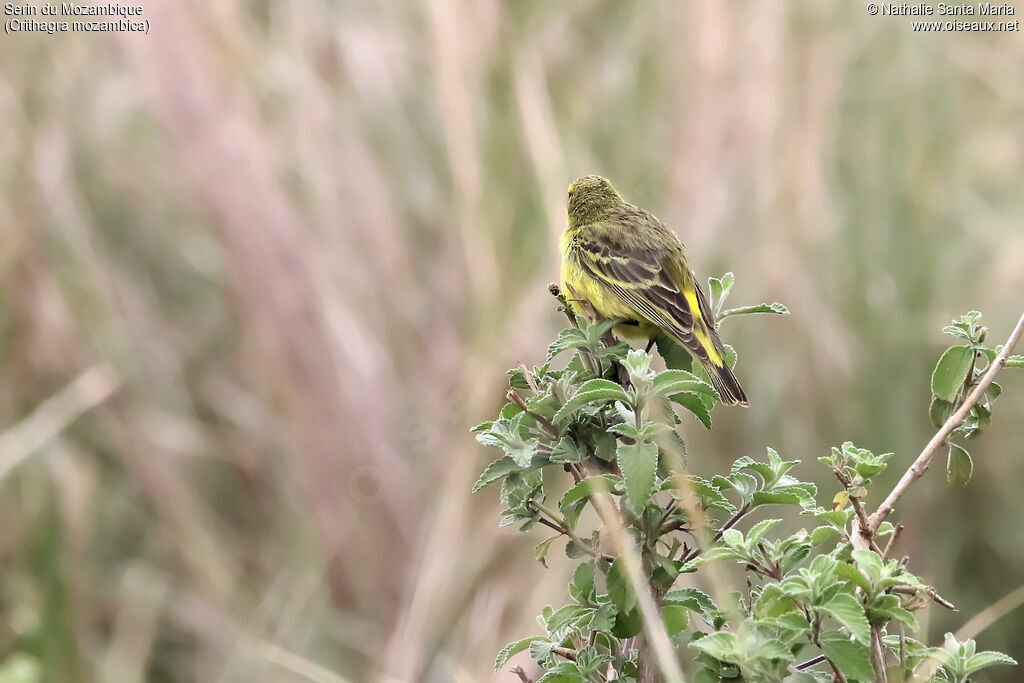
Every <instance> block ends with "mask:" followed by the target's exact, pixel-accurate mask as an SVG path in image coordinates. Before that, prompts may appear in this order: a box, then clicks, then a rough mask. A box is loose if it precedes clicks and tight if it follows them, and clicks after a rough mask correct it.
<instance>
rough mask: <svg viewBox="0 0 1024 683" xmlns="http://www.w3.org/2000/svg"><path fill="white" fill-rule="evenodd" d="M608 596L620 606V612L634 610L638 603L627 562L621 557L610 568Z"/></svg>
mask: <svg viewBox="0 0 1024 683" xmlns="http://www.w3.org/2000/svg"><path fill="white" fill-rule="evenodd" d="M607 585H608V597H609V598H611V601H612V602H613V603H615V606H616V607H618V609H619V612H620V613H625V612H629V611H632V609H633V608H634V607H636V605H637V598H636V592H635V591H634V590H633V584H632V583H630V581H629V574H628V573H627V572H626V563H625V561H624V560H623V559H622V558H621V557H619V558H616V560H615V562H613V563H612V566H611V567H609V568H608V577H607Z"/></svg>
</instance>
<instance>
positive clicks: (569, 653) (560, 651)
mask: <svg viewBox="0 0 1024 683" xmlns="http://www.w3.org/2000/svg"><path fill="white" fill-rule="evenodd" d="M551 651H552V652H553V653H555V654H556V655H559V656H561V657H565V658H566V659H568V660H569V661H570V662H575V661H576V657H577V655H576V650H570V649H569V648H567V647H553V648H551Z"/></svg>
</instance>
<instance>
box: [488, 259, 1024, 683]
mask: <svg viewBox="0 0 1024 683" xmlns="http://www.w3.org/2000/svg"><path fill="white" fill-rule="evenodd" d="M733 283H734V278H733V277H732V275H731V274H726V275H725V276H723V277H722V278H712V279H711V280H709V282H708V291H709V293H710V299H711V306H712V311H713V312H714V313H715V315H716V318H717V319H718V320H719V322H720V323H721V321H723V320H726V319H731V318H733V317H737V316H740V315H743V314H752V313H788V311H787V310H786V309H785V307H784V306H782V305H781V304H759V305H756V306H741V307H737V308H725V305H724V303H725V300H726V297H727V296H728V294H729V292H730V290H731V288H732V285H733ZM553 293H554V294H555V295H556V296H557V297H558V300H559V303H560V304H561V306H562V308H563V310H564V311H565V313H566V315H567V318H568V320H569V321H570V323H571V325H570V326H569V327H568V328H566V329H565V330H562V331H561V332H560V333H559V335H558V338H557V339H556V340H555V341H554V342H552V344H551V345H550V346H549V347H548V355H547V358H546V362H545V363H544V364H543V365H540V366H535V367H532V368H528V367H527V366H526V365H525V364H520V365H519V366H518V367H516V368H513V369H512V370H509V389H508V392H507V393H506V399H507V401H508V403H506V404H505V405H504V406H503V407H502V409H501V410H500V412H499V414H498V416H497V417H496V418H495V419H494V420H492V421H489V422H485V423H482V424H481V425H478V426H477V427H476V428H475V429H474V431H475V432H476V437H477V440H478V441H480V443H482V444H484V445H487V446H492V447H496V448H499V449H501V451H502V455H501V457H500V458H498V459H497V460H495V461H494V462H492V463H491V464H490V465H488V466H487V467H486V468H485V469H484V471H483V473H482V474H481V475H480V478H479V479H478V480H477V483H476V485H475V486H474V490H480V489H483V488H485V487H487V486H490V485H492V484H496V483H498V482H500V484H501V487H500V488H501V490H500V498H501V501H502V504H503V506H504V510H503V515H502V519H501V524H502V525H508V524H517V525H519V528H520V529H521V530H522V531H529V530H530V529H532V528H534V527H535V526H538V525H540V526H543V527H546V528H549V529H551V530H552V531H555V532H556V535H554V536H549V537H548V538H546V539H544V540H542V541H540V542H539V543H538V544H537V546H536V548H535V549H534V555H535V557H536V558H537V559H538V560H539V561H541V562H544V561H545V557H546V556H547V555H548V553H549V552H551V548H552V546H553V545H554V543H555V541H556V540H559V539H562V540H564V541H565V547H564V549H565V553H566V554H567V555H568V556H569V557H570V558H572V559H574V560H576V561H577V565H576V569H575V572H574V574H573V579H572V581H571V583H570V584H569V586H568V593H569V596H570V598H571V601H570V602H569V603H568V604H565V605H563V606H561V607H558V608H555V607H552V606H547V607H545V608H544V609H543V611H542V613H541V615H540V616H539V618H538V621H539V623H540V626H541V628H542V630H543V631H542V633H541V634H539V635H535V636H530V637H527V638H524V639H522V640H519V641H515V642H513V643H509V644H508V645H507V646H506V647H505V648H503V649H502V651H501V652H500V653H499V654H498V656H497V658H496V660H495V668H496V669H499V668H502V667H504V666H505V665H506V664H508V663H510V659H511V658H512V657H514V656H516V655H517V654H518V653H520V652H525V651H529V654H530V656H531V657H532V658H533V659H534V661H536V662H537V663H538V664H539V665H540V666H541V668H542V669H543V671H544V674H543V676H542V677H541V678H539V679H538V680H537V682H536V683H584V682H589V681H597V682H599V683H608V682H611V681H619V682H632V683H654V682H655V681H662V680H667V681H671V682H673V683H675V682H682V681H684V680H686V679H685V674H684V672H685V671H687V670H692V671H694V672H695V674H696V680H698V681H700V682H701V683H708V682H715V681H734V680H738V679H742V680H748V681H784V682H785V683H812V682H814V681H838V682H840V683H842V682H846V683H865V682H866V681H876V680H882V681H884V680H886V676H887V675H888V674H889V672H894V675H899V676H902V679H908V678H909V677H911V676H913V675H917V676H918V677H919V679H920V680H934V679H935V678H936V677H944V678H943V680H949V681H952V680H956V681H964V680H966V678H967V676H970V675H973V673H974V672H976V671H977V670H979V669H980V668H984V667H986V666H991V665H994V664H1007V663H1012V660H1011V659H1010V658H1008V657H1006V656H1005V655H1002V654H1000V653H994V652H976V651H975V644H974V641H973V640H970V639H968V640H964V641H962V642H961V641H958V640H956V639H955V638H953V637H952V636H950V637H949V638H947V641H946V643H945V644H944V645H943V646H942V647H938V648H932V647H928V646H927V645H926V644H924V643H921V642H919V641H917V640H914V639H913V638H912V637H910V636H908V635H907V633H910V634H913V633H914V632H915V631H916V630H917V629H918V623H917V619H916V617H915V614H914V613H915V612H916V611H917V610H919V609H921V608H922V607H924V606H925V605H927V604H930V603H932V602H936V603H939V604H941V605H944V606H946V607H948V608H951V609H952V603H950V602H949V600H946V599H945V598H944V597H942V596H941V595H940V594H939V592H938V591H937V590H936V589H935V587H933V586H930V585H927V584H926V583H925V582H923V581H922V580H921V579H920V578H919V577H917V576H916V575H915V574H914V573H913V572H912V571H911V565H910V563H909V562H908V561H906V560H904V561H899V562H897V561H895V560H893V559H891V555H892V552H893V550H894V547H895V545H896V543H897V539H898V538H899V537H900V535H901V533H903V531H904V528H903V526H902V525H894V524H893V523H891V522H889V521H887V520H886V518H887V517H888V516H889V514H890V513H891V512H892V510H893V507H894V505H895V503H896V502H897V501H898V500H899V498H900V497H901V496H902V495H903V493H904V492H905V490H906V488H907V487H908V486H909V485H910V484H912V483H913V482H914V481H916V480H917V479H918V478H919V477H920V476H921V473H923V471H924V469H925V468H926V467H927V465H928V463H929V462H930V461H931V460H932V459H933V458H934V455H935V454H936V453H937V452H938V451H939V450H940V449H941V448H942V447H943V446H944V445H945V446H948V448H949V451H948V452H949V460H948V463H949V464H948V465H947V473H948V476H949V479H950V483H951V484H955V485H963V484H965V483H966V482H967V480H968V479H969V477H970V470H971V466H970V455H969V454H968V453H967V451H966V449H965V448H964V446H962V445H960V444H956V443H953V441H952V437H954V436H957V437H961V438H962V439H964V440H970V439H974V438H977V437H978V436H980V435H981V434H982V433H983V431H984V430H985V429H986V427H987V426H988V424H989V423H990V421H991V416H992V407H993V404H994V402H995V400H996V399H997V398H998V397H999V395H1000V394H1001V388H1000V387H999V385H998V384H995V383H994V382H993V378H994V377H995V375H996V373H997V372H998V371H999V370H1000V369H1001V368H1003V367H1016V366H1018V365H1019V366H1024V357H1020V356H1013V355H1011V353H1012V350H1013V348H1014V346H1015V345H1016V343H1017V341H1018V340H1019V338H1020V337H1021V335H1022V333H1024V317H1022V319H1021V322H1020V323H1018V325H1017V328H1016V329H1015V330H1014V333H1013V334H1012V335H1011V336H1010V338H1009V340H1008V341H1007V343H1006V344H1004V345H1003V346H1002V347H998V348H996V349H991V348H989V347H987V346H986V345H985V337H986V334H987V330H986V328H984V327H982V326H981V324H980V318H981V314H980V313H977V312H975V311H972V312H970V313H968V314H966V315H964V316H962V317H961V318H960V320H959V321H954V322H953V323H952V324H951V325H949V326H947V327H946V328H945V329H944V332H946V333H947V334H951V335H953V336H955V337H957V338H958V339H959V340H960V342H961V343H959V344H958V345H956V346H952V347H950V348H949V349H947V350H946V352H945V353H943V354H942V357H941V358H940V359H939V362H938V364H937V365H936V369H935V372H934V373H933V375H932V381H931V389H932V395H933V400H932V404H931V407H930V410H929V417H930V419H931V420H932V421H933V423H935V424H936V427H938V428H939V431H938V433H937V434H936V436H935V437H934V438H933V439H932V441H931V442H930V443H929V445H928V446H927V447H926V449H925V451H924V452H923V453H922V454H921V456H919V457H918V459H917V460H916V461H915V463H914V464H913V465H911V467H910V469H909V470H908V471H907V473H906V474H905V475H904V476H903V478H902V479H901V481H900V483H899V484H897V486H896V488H894V489H893V491H892V493H890V495H889V496H888V497H887V498H886V501H885V502H883V504H882V505H881V506H879V507H878V509H877V510H875V512H874V513H873V514H869V512H868V510H867V508H866V505H865V501H866V499H867V493H868V489H869V487H871V486H872V485H873V484H872V483H873V481H874V480H875V479H876V478H877V477H878V476H879V475H880V474H882V472H884V471H885V469H886V468H887V467H888V464H889V461H890V460H891V459H892V457H893V456H892V454H891V453H882V454H875V453H873V452H871V451H869V450H867V449H864V448H860V447H858V446H856V445H854V444H852V443H850V442H846V443H844V444H842V445H841V446H837V447H835V448H833V449H832V451H831V453H830V454H828V455H825V456H823V457H821V458H819V459H818V460H819V461H820V462H821V463H822V464H823V465H825V466H826V467H828V468H829V470H830V471H831V472H832V473H833V475H834V476H835V478H836V481H837V482H838V484H839V487H838V489H839V490H838V492H836V493H835V495H834V497H833V498H832V500H831V501H830V503H829V504H827V505H821V504H819V502H818V500H817V498H818V489H817V487H816V486H815V485H814V484H812V483H810V482H807V481H804V480H802V479H799V478H797V477H796V476H795V474H794V472H795V471H796V470H795V468H796V467H797V466H798V465H799V461H798V460H785V459H783V457H782V456H780V455H779V454H778V453H777V452H776V451H774V450H773V449H771V448H768V449H766V456H765V458H764V459H755V458H752V457H749V456H743V457H740V458H737V459H736V460H735V461H734V462H733V464H732V466H731V467H730V468H729V470H728V471H727V472H724V473H722V474H719V475H716V476H714V477H711V478H710V479H703V478H701V477H697V476H694V475H693V474H690V473H689V472H688V471H687V467H686V459H687V457H688V453H687V448H686V443H685V441H684V439H683V436H682V433H685V432H686V431H687V430H689V429H697V428H699V427H698V425H700V426H702V427H704V428H706V429H710V428H711V427H712V416H713V412H714V409H715V408H716V406H717V405H718V403H719V397H718V395H717V394H716V392H715V390H714V389H713V388H712V386H711V384H710V383H709V382H708V381H707V377H706V376H703V375H702V374H701V371H700V369H699V368H695V367H691V364H690V362H689V356H688V355H687V354H686V353H685V351H682V350H681V349H679V348H678V347H675V346H674V345H673V344H672V343H671V342H670V341H666V340H664V339H661V340H659V343H658V350H657V352H658V355H660V356H661V357H662V359H663V360H664V363H665V366H666V369H665V370H661V371H659V370H656V369H655V367H654V361H655V356H654V355H653V354H651V353H649V352H648V351H644V350H639V349H637V350H633V349H630V348H629V347H628V346H627V345H625V344H623V343H620V342H618V341H617V340H616V339H614V337H613V336H612V335H611V330H612V328H613V327H614V326H615V325H616V324H620V323H621V322H622V321H614V320H613V321H609V320H600V319H598V318H597V317H596V315H594V313H593V310H592V308H590V307H588V306H587V305H586V302H580V301H579V300H575V293H570V296H571V297H573V299H574V300H575V303H576V304H577V305H578V306H579V308H580V310H583V311H585V312H587V313H588V314H587V315H575V314H574V313H573V312H572V311H571V310H570V309H569V307H568V304H569V303H570V302H569V300H567V298H566V297H565V296H563V295H562V294H561V292H558V291H557V288H556V289H555V290H554V291H553ZM725 355H726V359H727V361H728V362H729V363H730V364H732V365H735V363H736V361H737V355H736V352H735V350H733V349H731V348H727V349H726V354H725ZM560 358H568V360H567V361H565V362H564V366H563V367H560V368H556V367H553V363H554V362H555V361H556V360H559V359H560ZM986 361H987V363H988V365H987V366H986V367H980V366H981V365H984V364H985V362H986ZM545 471H547V472H549V473H550V474H548V475H547V476H545V474H544V473H545ZM560 472H561V475H560V474H559V473H560ZM565 475H568V476H565ZM777 506H784V507H785V506H788V507H790V509H792V510H795V511H796V512H797V513H799V514H800V515H801V516H803V518H804V519H805V520H806V521H807V523H806V524H805V527H806V528H802V529H798V530H797V531H795V532H793V533H788V534H787V533H784V532H783V531H782V530H783V529H784V528H785V525H784V524H783V521H782V519H781V518H772V517H769V518H765V516H764V515H763V514H762V513H763V512H764V511H766V510H771V509H773V508H775V507H777ZM588 509H589V510H590V511H592V512H593V513H594V514H593V515H589V516H588V515H585V514H584V513H585V512H586V511H587V510H588ZM720 563H731V564H736V565H738V566H740V567H741V568H742V570H743V574H744V580H743V582H742V584H741V585H738V586H734V587H732V590H730V587H729V586H728V585H727V584H728V581H729V579H728V578H726V577H725V576H724V575H722V574H720V573H718V571H717V569H716V565H719V564H720ZM684 576H685V577H689V579H690V581H689V582H688V584H689V585H685V586H683V587H678V586H677V583H678V582H679V581H680V580H681V578H682V577H684ZM703 585H707V586H709V587H710V589H711V590H710V592H711V593H712V594H713V595H714V596H715V598H714V599H713V598H712V597H711V596H710V595H709V594H708V593H705V592H704V591H703V590H700V589H699V588H697V587H696V586H703ZM511 671H512V672H513V673H514V674H515V675H516V676H518V677H519V679H520V681H529V682H530V683H534V682H533V681H532V680H531V679H530V678H529V677H528V676H527V675H526V673H525V672H524V670H523V669H522V668H521V667H513V668H512V669H511ZM922 676H924V678H921V677H922Z"/></svg>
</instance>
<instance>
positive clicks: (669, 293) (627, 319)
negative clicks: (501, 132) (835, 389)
mask: <svg viewBox="0 0 1024 683" xmlns="http://www.w3.org/2000/svg"><path fill="white" fill-rule="evenodd" d="M567 223H568V225H567V227H566V230H565V232H564V233H563V234H562V237H561V240H560V245H559V247H560V251H561V255H562V267H561V280H562V290H563V292H566V293H567V297H566V298H567V300H568V301H569V302H570V305H571V306H572V307H573V309H574V310H575V311H576V312H577V313H579V314H584V315H585V314H587V313H588V311H587V306H588V304H589V306H590V307H592V309H593V312H595V313H597V315H598V316H600V317H602V318H605V319H609V320H614V319H621V320H622V321H624V322H621V323H618V324H617V325H616V326H615V328H614V330H615V333H616V335H618V336H620V337H627V338H629V337H633V338H637V337H640V338H643V337H646V338H647V339H648V347H647V348H648V350H650V347H651V345H652V344H653V343H654V341H655V339H656V338H657V337H658V335H660V334H665V335H668V337H670V338H671V339H672V340H674V341H675V342H676V343H677V344H679V345H681V346H682V347H683V348H685V349H686V350H687V351H688V352H689V353H690V355H691V356H693V358H694V360H696V361H697V362H698V363H700V365H701V367H703V369H704V370H705V372H706V373H707V375H708V377H709V378H710V380H711V384H712V386H713V387H714V388H715V390H716V391H717V392H718V394H719V397H720V398H721V400H722V403H723V404H724V405H742V406H747V405H749V402H748V401H747V396H746V394H745V393H744V392H743V388H742V387H741V386H740V383H739V380H738V379H736V375H735V374H733V371H732V369H731V368H730V367H729V364H728V363H727V362H726V360H725V350H724V347H723V345H722V340H721V338H720V337H719V336H718V331H717V329H716V328H715V320H714V316H713V314H712V311H711V306H710V305H709V303H708V299H707V297H706V296H705V295H704V292H703V291H702V290H701V288H700V285H699V284H697V279H696V276H695V275H694V273H693V271H692V270H690V266H689V264H688V262H687V257H686V248H685V247H684V246H683V243H682V242H681V241H680V240H679V238H678V237H677V236H676V234H675V233H674V232H673V231H672V230H671V229H669V228H668V226H666V225H665V224H664V223H662V222H661V221H660V220H659V219H658V218H657V217H655V216H654V215H653V214H651V213H649V212H647V211H645V210H644V209H641V208H639V207H637V206H633V205H632V204H629V203H627V202H625V201H623V199H622V197H621V196H620V195H619V193H618V192H617V191H616V190H615V188H614V187H613V186H612V184H611V183H610V182H609V181H608V180H607V179H606V178H603V177H601V176H598V175H588V176H584V177H582V178H578V179H577V180H575V181H574V182H573V183H572V184H571V185H569V198H568V217H567Z"/></svg>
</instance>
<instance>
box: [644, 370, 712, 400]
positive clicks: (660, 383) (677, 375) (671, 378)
mask: <svg viewBox="0 0 1024 683" xmlns="http://www.w3.org/2000/svg"><path fill="white" fill-rule="evenodd" d="M651 388H652V390H653V391H654V392H655V393H657V394H660V395H662V396H671V395H672V394H677V393H679V392H681V391H694V392H697V393H703V394H708V395H709V396H714V395H715V390H714V388H712V386H711V385H710V384H708V383H707V382H705V381H704V380H702V379H700V378H699V377H697V375H695V374H693V373H692V372H687V371H686V370H665V371H664V372H661V373H658V375H657V377H655V378H654V383H653V385H652V387H651Z"/></svg>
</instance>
